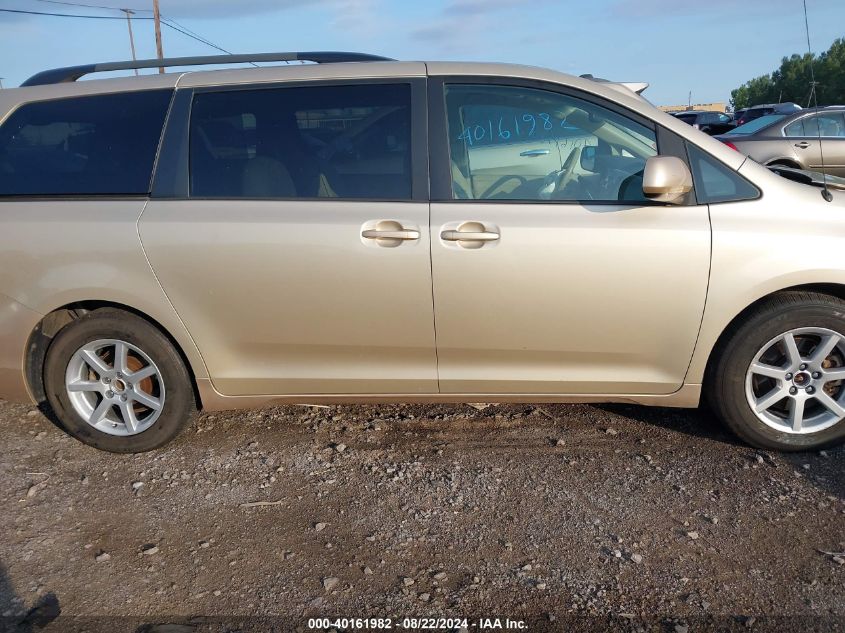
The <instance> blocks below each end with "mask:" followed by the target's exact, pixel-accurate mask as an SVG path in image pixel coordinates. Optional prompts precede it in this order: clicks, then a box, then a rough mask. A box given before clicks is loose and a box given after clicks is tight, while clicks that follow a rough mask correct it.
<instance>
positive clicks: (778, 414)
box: [707, 291, 845, 451]
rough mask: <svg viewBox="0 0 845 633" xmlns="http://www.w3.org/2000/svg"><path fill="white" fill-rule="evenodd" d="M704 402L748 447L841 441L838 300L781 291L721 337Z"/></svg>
mask: <svg viewBox="0 0 845 633" xmlns="http://www.w3.org/2000/svg"><path fill="white" fill-rule="evenodd" d="M718 353H719V357H718V360H717V362H716V364H715V366H714V368H713V371H712V373H711V375H710V376H709V379H710V380H709V383H710V384H709V385H708V386H709V389H708V394H707V395H708V397H709V401H710V405H711V406H712V408H713V409H714V411H715V412H716V413H717V414H718V415H719V416H720V417H721V418H722V420H723V421H724V422H725V423H726V424H727V426H728V427H729V428H730V429H731V430H732V431H733V432H734V433H735V434H736V435H738V436H739V437H740V438H742V439H743V440H745V441H746V442H748V443H749V444H751V445H753V446H756V447H759V448H766V449H775V450H783V451H801V450H817V449H820V448H824V447H827V446H831V445H833V444H837V443H840V442H842V441H843V439H845V302H843V301H842V300H840V299H837V298H835V297H830V296H827V295H822V294H817V293H811V292H797V291H796V292H785V293H782V294H780V295H778V296H776V297H774V298H772V299H771V300H769V301H767V302H765V303H763V304H761V305H760V306H759V307H758V308H756V309H755V310H754V311H753V312H752V313H751V314H750V315H749V317H748V318H747V319H745V321H744V322H743V323H742V324H741V325H740V326H739V327H737V328H735V330H734V331H733V332H732V333H731V334H730V335H729V336H728V338H727V339H726V341H725V342H724V344H723V345H722V347H721V349H720V350H719V351H718Z"/></svg>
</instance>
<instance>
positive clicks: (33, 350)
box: [24, 300, 202, 409]
mask: <svg viewBox="0 0 845 633" xmlns="http://www.w3.org/2000/svg"><path fill="white" fill-rule="evenodd" d="M101 308H114V309H116V310H122V311H124V312H128V313H130V314H133V315H135V316H137V317H139V318H141V319H144V320H145V321H146V322H147V323H149V324H150V325H152V326H153V327H155V328H156V329H157V330H158V331H159V332H161V333H162V335H164V336H165V338H167V340H168V341H170V344H171V345H173V348H174V349H175V350H176V351H177V353H178V354H179V357H180V358H181V359H182V362H183V363H185V368H186V369H187V371H188V375H189V376H190V378H191V388H192V390H193V392H194V400H195V403H196V406H197V409H202V398H201V395H200V388H199V384H198V381H197V375H196V371H195V367H194V363H192V362H191V359H190V358H189V357H188V354H187V353H186V351H185V347H184V346H183V345H182V343H180V341H179V340H178V339H177V338H176V337H175V336H173V334H172V333H171V332H170V331H169V330H168V328H166V327H165V326H164V325H163V324H162V323H161V322H160V321H159V320H157V319H155V318H154V317H152V316H150V315H149V314H146V313H144V312H143V311H141V310H138V309H137V308H134V307H132V306H129V305H126V304H123V303H118V302H115V301H100V300H90V301H76V302H73V303H69V304H65V305H63V306H60V307H58V308H55V309H53V310H51V311H50V312H48V313H47V314H45V315H44V317H43V318H42V319H41V320H40V321H39V322H38V323H37V325H36V326H35V328H34V329H33V330H32V332H31V333H30V335H29V339H28V340H27V343H26V354H25V356H24V379H25V381H26V385H27V388H28V389H29V392H30V394H31V396H32V397H33V399H34V400H35V401H36V403H37V404H38V405H39V406H42V407H43V406H45V405H46V402H47V398H46V394H45V391H44V362H45V360H46V358H47V350H48V349H49V348H50V345H51V344H52V342H53V339H54V338H55V337H56V335H57V334H58V333H59V332H60V331H61V330H62V329H63V328H64V327H66V326H67V325H69V324H70V323H72V322H73V321H75V320H76V319H78V318H79V317H80V316H82V315H83V314H86V313H88V312H91V311H93V310H98V309H101Z"/></svg>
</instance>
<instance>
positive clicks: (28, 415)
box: [26, 409, 38, 418]
mask: <svg viewBox="0 0 845 633" xmlns="http://www.w3.org/2000/svg"><path fill="white" fill-rule="evenodd" d="M36 415H38V411H36V410H35V409H33V410H32V411H27V412H26V417H28V418H34V417H35V416H36Z"/></svg>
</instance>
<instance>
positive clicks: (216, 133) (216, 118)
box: [190, 84, 411, 200]
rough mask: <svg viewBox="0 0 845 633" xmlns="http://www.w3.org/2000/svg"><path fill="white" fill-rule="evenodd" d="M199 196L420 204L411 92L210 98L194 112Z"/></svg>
mask: <svg viewBox="0 0 845 633" xmlns="http://www.w3.org/2000/svg"><path fill="white" fill-rule="evenodd" d="M190 134H191V139H190V146H191V150H190V152H191V157H190V161H191V166H190V182H191V185H190V186H191V195H192V196H199V197H212V198H213V197H220V198H367V199H397V200H404V199H409V198H410V197H411V87H410V85H409V84H373V85H344V86H316V87H285V88H270V89H260V90H230V91H225V92H206V93H200V94H198V95H196V97H194V103H193V108H192V113H191V131H190Z"/></svg>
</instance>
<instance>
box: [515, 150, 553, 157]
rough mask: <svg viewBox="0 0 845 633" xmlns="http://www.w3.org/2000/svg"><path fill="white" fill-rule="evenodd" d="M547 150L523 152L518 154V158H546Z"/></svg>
mask: <svg viewBox="0 0 845 633" xmlns="http://www.w3.org/2000/svg"><path fill="white" fill-rule="evenodd" d="M548 153H549V150H547V149H527V150H525V151H524V152H520V153H519V155H520V156H546V155H548Z"/></svg>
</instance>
